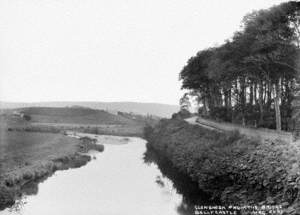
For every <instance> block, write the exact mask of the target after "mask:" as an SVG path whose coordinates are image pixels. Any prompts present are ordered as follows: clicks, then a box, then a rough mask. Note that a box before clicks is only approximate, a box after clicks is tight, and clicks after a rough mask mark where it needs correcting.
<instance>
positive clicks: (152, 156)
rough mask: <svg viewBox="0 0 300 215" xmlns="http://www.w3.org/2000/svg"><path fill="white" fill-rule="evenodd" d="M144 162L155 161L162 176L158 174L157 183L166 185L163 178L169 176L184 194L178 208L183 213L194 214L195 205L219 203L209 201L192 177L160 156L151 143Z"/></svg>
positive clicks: (181, 193) (176, 187)
mask: <svg viewBox="0 0 300 215" xmlns="http://www.w3.org/2000/svg"><path fill="white" fill-rule="evenodd" d="M143 159H144V162H145V163H147V164H148V165H150V164H152V163H155V164H156V165H157V166H158V168H159V170H160V172H161V174H162V176H161V177H160V176H157V178H156V181H155V182H156V183H157V184H158V185H159V186H161V187H164V183H163V179H162V178H168V179H170V180H171V181H172V185H173V187H174V189H175V190H176V192H177V193H178V194H180V195H182V201H181V202H180V204H179V205H178V206H177V208H176V210H177V212H178V214H181V215H191V214H194V207H195V205H217V204H218V202H215V201H214V202H212V201H209V196H208V195H207V194H205V193H204V192H202V191H201V190H200V189H199V188H198V184H197V182H195V181H192V179H191V178H190V177H188V176H187V175H185V174H182V173H181V172H179V171H178V170H177V169H176V168H174V167H173V166H172V164H171V163H170V162H169V161H168V160H166V159H164V158H163V157H162V156H160V155H159V154H158V153H157V152H156V151H154V150H153V149H152V148H151V147H149V145H147V150H146V152H145V153H144V157H143Z"/></svg>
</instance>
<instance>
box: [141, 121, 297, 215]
mask: <svg viewBox="0 0 300 215" xmlns="http://www.w3.org/2000/svg"><path fill="white" fill-rule="evenodd" d="M145 137H146V139H147V140H148V142H149V143H148V145H149V147H151V148H153V149H154V150H156V151H158V152H159V153H160V154H163V155H164V156H165V157H166V158H167V159H168V160H170V162H171V163H172V165H173V166H175V167H176V168H177V169H178V170H179V171H181V172H182V173H184V174H187V175H189V176H190V177H191V178H192V179H193V180H195V181H197V182H198V186H199V188H200V189H201V190H203V191H205V192H206V193H208V194H209V195H210V196H211V198H212V199H218V200H221V201H222V202H223V203H224V204H235V205H236V204H247V205H248V204H281V205H283V206H284V208H285V210H286V211H288V212H289V213H294V214H295V213H296V212H297V213H299V212H300V207H299V203H298V202H299V199H300V198H299V193H298V190H299V187H300V186H299V180H300V176H299V170H300V168H299V163H300V161H299V158H300V156H299V155H300V154H299V147H298V146H297V145H296V144H292V143H285V142H282V141H279V140H278V141H273V142H272V141H263V142H262V141H260V140H258V139H253V138H252V139H249V138H247V137H245V136H242V135H240V134H239V133H238V132H227V133H220V132H217V131H214V130H208V129H204V128H202V127H199V126H196V125H190V124H188V123H186V122H184V121H180V120H161V121H160V123H159V124H158V125H157V126H155V127H154V128H150V127H148V128H146V129H145Z"/></svg>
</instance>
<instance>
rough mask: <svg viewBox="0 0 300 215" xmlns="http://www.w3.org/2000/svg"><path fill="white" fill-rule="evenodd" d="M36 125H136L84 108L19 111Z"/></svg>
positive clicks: (36, 108) (118, 117)
mask: <svg viewBox="0 0 300 215" xmlns="http://www.w3.org/2000/svg"><path fill="white" fill-rule="evenodd" d="M19 110H20V111H21V112H22V113H24V115H26V116H29V117H30V119H31V120H30V121H31V122H35V123H56V124H82V125H89V124H90V125H95V124H127V125H128V124H136V122H135V121H134V120H132V119H129V118H125V117H122V116H121V115H115V114H111V113H109V112H107V111H104V110H96V109H91V108H82V107H63V108H54V107H30V108H22V109H19Z"/></svg>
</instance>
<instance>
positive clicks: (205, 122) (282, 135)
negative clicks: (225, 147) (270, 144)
mask: <svg viewBox="0 0 300 215" xmlns="http://www.w3.org/2000/svg"><path fill="white" fill-rule="evenodd" d="M185 121H187V122H188V123H190V124H193V125H199V126H202V127H204V128H208V129H213V130H219V131H235V130H237V131H239V132H240V133H241V134H243V135H246V136H249V137H254V138H258V137H259V138H261V139H263V140H276V139H280V140H283V141H285V142H288V143H290V142H293V136H292V133H291V132H285V131H280V132H279V131H275V130H271V129H265V128H247V127H243V126H241V125H236V124H232V123H226V122H216V121H213V120H209V119H204V118H201V117H197V116H194V117H191V118H187V119H185Z"/></svg>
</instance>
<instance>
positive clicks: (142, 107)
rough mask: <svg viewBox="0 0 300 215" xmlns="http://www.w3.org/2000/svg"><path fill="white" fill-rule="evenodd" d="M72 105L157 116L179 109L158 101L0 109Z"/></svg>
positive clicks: (52, 104)
mask: <svg viewBox="0 0 300 215" xmlns="http://www.w3.org/2000/svg"><path fill="white" fill-rule="evenodd" d="M67 106H69V107H72V106H75V107H76V106H81V107H89V108H93V109H101V110H106V111H108V112H113V113H117V112H118V111H122V112H133V113H137V114H142V115H147V114H150V115H155V116H159V117H171V115H172V114H173V113H175V112H177V111H178V110H179V106H178V105H168V104H160V103H139V102H36V103H18V102H0V108H1V109H12V108H23V107H67Z"/></svg>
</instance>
